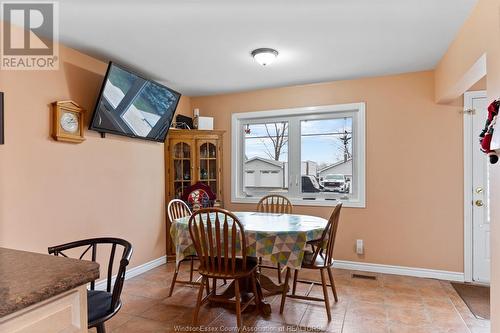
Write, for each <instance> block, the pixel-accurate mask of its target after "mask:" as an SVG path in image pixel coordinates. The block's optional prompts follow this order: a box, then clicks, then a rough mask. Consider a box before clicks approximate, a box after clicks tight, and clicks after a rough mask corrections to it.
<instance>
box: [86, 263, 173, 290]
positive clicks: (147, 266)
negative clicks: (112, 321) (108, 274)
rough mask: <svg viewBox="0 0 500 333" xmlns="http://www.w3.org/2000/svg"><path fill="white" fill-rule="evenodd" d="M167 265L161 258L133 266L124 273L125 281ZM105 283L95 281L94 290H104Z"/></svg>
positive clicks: (113, 279) (103, 280) (113, 281)
mask: <svg viewBox="0 0 500 333" xmlns="http://www.w3.org/2000/svg"><path fill="white" fill-rule="evenodd" d="M166 263H167V256H163V257H160V258H157V259H154V260H151V261H148V262H147V263H144V264H142V265H139V266H135V267H133V268H130V269H127V271H126V272H125V280H128V279H131V278H133V277H134V276H137V275H140V274H142V273H146V272H147V271H149V270H152V269H153V268H156V267H158V266H161V265H163V264H166ZM115 279H116V275H113V278H112V282H111V285H113V284H114V283H115ZM106 282H107V279H102V280H99V281H96V283H95V289H96V290H106Z"/></svg>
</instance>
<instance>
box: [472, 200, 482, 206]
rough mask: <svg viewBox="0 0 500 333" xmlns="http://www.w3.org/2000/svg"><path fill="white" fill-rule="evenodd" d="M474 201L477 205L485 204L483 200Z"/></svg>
mask: <svg viewBox="0 0 500 333" xmlns="http://www.w3.org/2000/svg"><path fill="white" fill-rule="evenodd" d="M474 203H475V204H476V206H478V207H482V206H484V203H483V200H476V201H475V202H474Z"/></svg>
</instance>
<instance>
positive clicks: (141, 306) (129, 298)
mask: <svg viewBox="0 0 500 333" xmlns="http://www.w3.org/2000/svg"><path fill="white" fill-rule="evenodd" d="M125 283H126V282H125ZM121 300H122V304H123V306H122V308H121V310H120V312H121V313H127V314H131V315H139V314H141V313H143V312H144V311H146V310H148V309H150V308H151V307H152V306H154V305H155V304H158V300H155V299H152V298H148V297H142V296H135V295H129V294H127V293H122V296H121Z"/></svg>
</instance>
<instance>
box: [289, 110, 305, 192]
mask: <svg viewBox="0 0 500 333" xmlns="http://www.w3.org/2000/svg"><path fill="white" fill-rule="evenodd" d="M288 161H289V163H288V174H289V177H288V178H289V188H288V190H289V193H290V196H291V197H292V198H299V197H300V186H301V181H302V179H301V175H300V120H299V118H298V117H294V118H290V119H289V127H288Z"/></svg>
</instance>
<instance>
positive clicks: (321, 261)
mask: <svg viewBox="0 0 500 333" xmlns="http://www.w3.org/2000/svg"><path fill="white" fill-rule="evenodd" d="M341 209H342V203H339V204H337V205H336V206H335V209H334V210H333V212H332V215H331V216H330V219H329V220H328V223H327V225H326V227H325V229H324V230H323V233H322V235H321V238H320V239H318V240H316V241H315V242H314V243H313V244H314V245H313V246H312V248H313V251H312V252H310V251H307V252H305V254H304V259H303V261H302V268H306V269H319V271H320V274H321V286H322V287H323V297H324V298H318V297H312V296H309V294H306V295H297V294H296V293H295V292H296V289H297V282H304V283H310V284H312V285H314V283H315V282H314V281H305V280H298V272H299V271H298V270H295V271H294V276H293V287H292V293H291V294H287V292H288V281H289V279H290V273H291V270H290V268H287V269H286V275H285V287H284V288H283V293H282V296H281V307H280V313H283V309H284V306H285V300H286V298H287V297H290V298H298V299H303V300H309V301H321V302H324V303H325V307H326V313H327V316H328V320H331V313H330V301H329V299H328V289H327V287H331V288H332V293H333V297H334V299H335V302H338V296H337V290H336V288H335V281H334V279H333V272H332V266H333V249H334V246H335V238H336V236H337V230H338V225H339V220H340V210H341ZM325 270H326V271H327V272H328V279H329V281H330V285H328V284H327V282H326V278H325V272H324V271H325ZM312 287H313V286H311V288H309V290H311V289H312Z"/></svg>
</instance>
